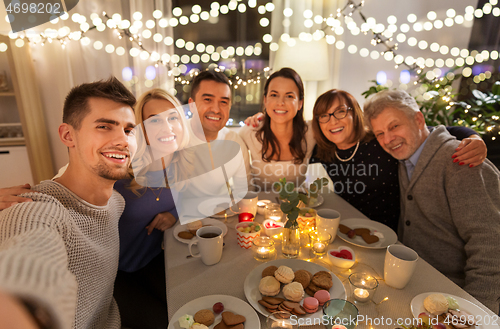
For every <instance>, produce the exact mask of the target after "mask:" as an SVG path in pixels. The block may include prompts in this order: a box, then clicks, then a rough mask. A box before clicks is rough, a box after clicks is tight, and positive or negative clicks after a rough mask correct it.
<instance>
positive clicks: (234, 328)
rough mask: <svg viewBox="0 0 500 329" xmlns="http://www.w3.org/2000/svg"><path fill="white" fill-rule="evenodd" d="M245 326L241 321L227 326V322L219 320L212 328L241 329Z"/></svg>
mask: <svg viewBox="0 0 500 329" xmlns="http://www.w3.org/2000/svg"><path fill="white" fill-rule="evenodd" d="M243 328H245V326H244V325H243V323H239V324H237V325H235V326H228V325H227V324H225V323H224V321H221V322H220V323H219V324H218V325H216V326H215V327H214V329H243Z"/></svg>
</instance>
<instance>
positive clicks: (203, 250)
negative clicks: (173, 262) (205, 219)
mask: <svg viewBox="0 0 500 329" xmlns="http://www.w3.org/2000/svg"><path fill="white" fill-rule="evenodd" d="M195 244H197V245H198V250H199V252H198V253H197V254H193V251H192V250H191V248H192V247H193V245H195ZM223 245H224V242H223V234H222V229H221V228H220V227H218V226H204V227H202V228H200V229H198V231H196V239H194V240H193V241H191V242H189V245H188V248H189V253H190V254H191V256H193V257H201V261H202V262H203V263H204V264H205V265H214V264H217V263H218V262H219V261H220V259H221V257H222V247H223Z"/></svg>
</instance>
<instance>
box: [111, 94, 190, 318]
mask: <svg viewBox="0 0 500 329" xmlns="http://www.w3.org/2000/svg"><path fill="white" fill-rule="evenodd" d="M135 116H136V122H138V123H140V125H138V126H137V127H136V137H137V141H138V151H137V153H136V156H134V160H133V163H132V169H131V170H130V171H131V176H132V177H135V178H133V179H124V180H120V181H118V182H116V184H115V189H116V190H117V191H118V192H120V194H121V195H122V196H123V197H124V198H125V210H124V212H123V215H122V217H121V218H120V222H119V232H120V261H119V266H118V274H117V277H116V281H115V293H114V295H115V299H116V300H117V303H118V306H119V309H120V314H121V317H122V325H123V326H125V327H127V328H160V327H161V328H165V327H166V325H167V322H168V319H167V312H166V310H167V308H166V296H165V295H166V294H165V291H166V287H165V264H164V254H163V252H162V248H161V243H162V240H163V231H165V230H166V229H168V228H170V227H172V226H173V225H174V224H175V222H176V220H177V218H178V215H177V211H176V209H175V204H174V199H173V196H172V193H175V191H173V190H170V188H169V184H168V182H169V181H170V183H172V181H176V182H179V181H181V180H182V177H186V176H185V174H186V173H187V172H188V171H189V167H190V163H189V161H188V160H187V159H186V157H185V153H184V152H176V151H178V150H181V149H183V148H184V147H185V146H186V145H187V144H188V142H189V134H188V133H187V131H188V130H187V122H186V119H185V114H184V111H183V109H182V107H181V104H180V103H179V101H178V100H177V99H176V98H175V97H173V96H172V95H170V94H169V93H167V92H166V91H164V90H162V89H153V90H150V91H148V92H146V93H145V94H143V95H142V96H140V97H139V99H138V102H137V105H136V107H135ZM166 178H167V179H166ZM176 187H178V185H176ZM141 305H143V306H141ZM138 308H143V309H140V310H138Z"/></svg>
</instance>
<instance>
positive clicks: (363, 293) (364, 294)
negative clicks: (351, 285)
mask: <svg viewBox="0 0 500 329" xmlns="http://www.w3.org/2000/svg"><path fill="white" fill-rule="evenodd" d="M369 297H370V293H369V292H368V290H366V289H361V288H356V289H354V298H355V299H356V300H358V301H360V302H366V301H368V298H369Z"/></svg>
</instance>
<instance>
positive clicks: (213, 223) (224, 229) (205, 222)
mask: <svg viewBox="0 0 500 329" xmlns="http://www.w3.org/2000/svg"><path fill="white" fill-rule="evenodd" d="M201 223H202V224H203V225H211V226H218V227H220V228H221V229H222V234H223V236H226V234H227V226H226V224H224V223H222V222H221V221H220V220H217V219H213V218H203V219H202V220H201ZM187 230H188V229H187V225H179V224H177V225H176V226H175V227H174V231H173V233H174V238H176V239H177V241H180V242H182V243H186V244H188V243H189V242H191V241H193V240H195V239H196V236H195V237H193V238H192V239H181V238H179V236H178V234H179V233H180V232H182V231H187Z"/></svg>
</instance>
